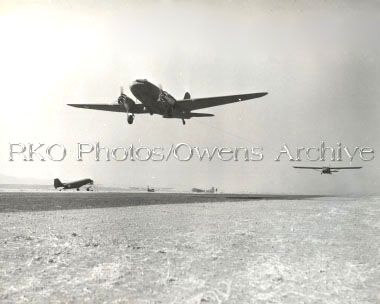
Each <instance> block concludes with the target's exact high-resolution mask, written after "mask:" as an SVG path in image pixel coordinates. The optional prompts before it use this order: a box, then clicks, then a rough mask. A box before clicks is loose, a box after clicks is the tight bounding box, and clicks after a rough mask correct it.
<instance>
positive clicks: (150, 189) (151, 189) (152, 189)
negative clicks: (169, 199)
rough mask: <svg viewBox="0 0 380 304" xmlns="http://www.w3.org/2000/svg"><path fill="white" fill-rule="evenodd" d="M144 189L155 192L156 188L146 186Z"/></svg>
mask: <svg viewBox="0 0 380 304" xmlns="http://www.w3.org/2000/svg"><path fill="white" fill-rule="evenodd" d="M146 191H148V192H155V191H156V190H155V189H154V188H150V187H149V186H148V188H147V189H146Z"/></svg>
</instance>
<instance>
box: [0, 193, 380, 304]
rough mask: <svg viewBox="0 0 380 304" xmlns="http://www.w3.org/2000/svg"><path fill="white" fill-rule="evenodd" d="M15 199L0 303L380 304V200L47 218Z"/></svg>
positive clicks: (166, 207)
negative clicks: (23, 206)
mask: <svg viewBox="0 0 380 304" xmlns="http://www.w3.org/2000/svg"><path fill="white" fill-rule="evenodd" d="M25 195H26V197H27V196H28V195H27V194H25ZM44 195H45V194H40V196H38V198H39V200H45V201H47V202H45V203H46V204H48V203H49V200H51V204H52V205H54V204H55V202H56V201H54V199H52V197H54V196H52V194H48V195H46V197H44ZM86 195H87V194H86ZM91 195H93V194H91ZM91 195H90V196H88V197H87V199H86V201H87V200H91ZM119 195H120V199H121V200H122V197H121V196H122V195H125V194H119ZM66 199H67V200H70V204H72V205H75V202H76V200H83V199H84V196H83V195H82V194H71V195H68V196H67V198H66ZM116 199H117V195H115V197H113V200H116ZM9 200H12V196H7V195H4V194H0V208H2V210H1V211H0V221H1V228H0V243H1V247H0V302H2V303H15V302H16V303H24V302H28V303H29V302H31V303H46V302H53V303H289V304H290V303H292V304H293V303H380V199H379V198H375V197H371V198H309V199H307V198H306V199H297V200H293V199H288V200H280V199H277V200H272V199H267V200H253V199H252V200H251V199H246V200H240V201H228V200H227V201H223V202H215V201H213V202H207V201H205V202H195V201H196V200H195V201H192V202H191V203H190V202H189V203H187V204H186V203H184V202H183V200H182V201H180V196H178V197H176V198H175V200H178V203H176V201H173V202H171V203H170V204H169V203H167V202H166V203H163V204H159V203H157V204H156V203H155V204H143V203H142V204H137V205H136V204H135V205H131V206H122V207H120V206H119V207H106V206H104V207H102V208H91V207H86V209H75V208H63V210H55V209H57V208H52V209H53V210H44V209H43V210H41V211H28V208H24V209H22V211H17V210H9V208H10V207H9V206H12V202H10V201H9ZM34 200H36V199H35V198H34ZM63 200H64V199H63ZM141 200H142V199H141ZM17 203H18V204H21V202H20V201H18V202H17ZM24 204H25V205H27V206H28V207H29V210H34V209H33V208H32V206H33V198H31V199H29V200H28V199H26V198H25V199H24ZM16 205H17V204H16ZM4 206H6V207H4ZM7 208H8V209H7ZM45 209H46V208H45ZM37 210H38V208H37Z"/></svg>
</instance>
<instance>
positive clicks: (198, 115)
mask: <svg viewBox="0 0 380 304" xmlns="http://www.w3.org/2000/svg"><path fill="white" fill-rule="evenodd" d="M189 116H190V117H211V116H215V115H214V114H210V113H190V115H189Z"/></svg>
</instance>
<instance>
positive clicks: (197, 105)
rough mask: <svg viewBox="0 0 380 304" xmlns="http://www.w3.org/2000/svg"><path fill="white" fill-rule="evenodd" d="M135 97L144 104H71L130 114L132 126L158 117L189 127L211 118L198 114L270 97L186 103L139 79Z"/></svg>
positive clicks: (124, 99) (189, 100)
mask: <svg viewBox="0 0 380 304" xmlns="http://www.w3.org/2000/svg"><path fill="white" fill-rule="evenodd" d="M130 89H131V92H132V94H133V95H134V96H135V97H136V98H137V99H138V100H139V101H140V102H141V104H136V103H135V102H134V101H133V100H132V99H131V98H129V97H128V96H127V95H125V94H124V92H123V88H121V94H120V96H119V98H118V99H117V103H115V104H68V105H69V106H72V107H77V108H85V109H93V110H101V111H111V112H124V113H127V120H128V123H129V124H132V123H133V120H134V117H135V114H144V113H149V114H150V115H153V114H158V115H162V117H164V118H178V119H181V120H182V123H183V124H185V119H190V118H192V117H210V116H214V115H213V114H209V113H193V112H192V111H194V110H199V109H204V108H210V107H215V106H220V105H224V104H228V103H233V102H239V101H243V100H248V99H254V98H259V97H263V96H265V95H267V94H268V93H265V92H264V93H251V94H241V95H229V96H220V97H206V98H191V96H190V93H188V92H186V93H185V96H184V97H183V99H179V100H176V99H175V98H174V97H173V96H172V95H170V94H169V93H168V92H166V91H164V90H163V89H162V88H160V87H157V86H155V85H154V84H152V83H151V82H149V81H148V80H146V79H137V80H136V81H134V82H133V83H132V85H131V86H130Z"/></svg>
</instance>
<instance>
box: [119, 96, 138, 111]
mask: <svg viewBox="0 0 380 304" xmlns="http://www.w3.org/2000/svg"><path fill="white" fill-rule="evenodd" d="M117 102H118V103H119V104H122V105H123V106H124V108H125V111H126V112H127V113H128V112H130V111H131V110H132V109H133V107H134V106H135V102H134V101H133V100H132V99H131V98H129V97H128V96H127V95H125V94H122V95H120V97H119V99H118V100H117Z"/></svg>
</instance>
